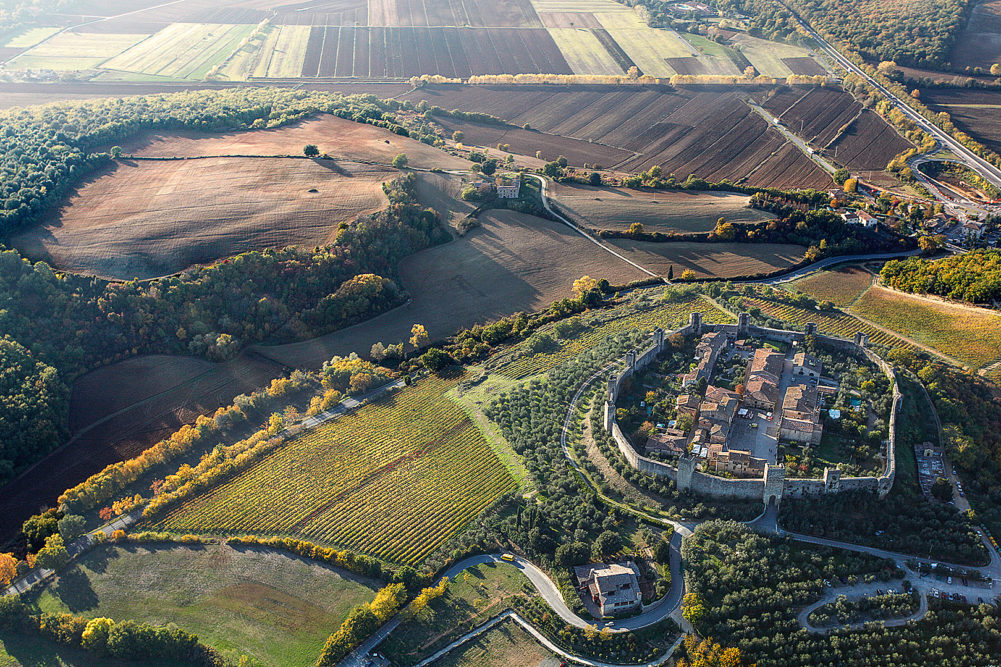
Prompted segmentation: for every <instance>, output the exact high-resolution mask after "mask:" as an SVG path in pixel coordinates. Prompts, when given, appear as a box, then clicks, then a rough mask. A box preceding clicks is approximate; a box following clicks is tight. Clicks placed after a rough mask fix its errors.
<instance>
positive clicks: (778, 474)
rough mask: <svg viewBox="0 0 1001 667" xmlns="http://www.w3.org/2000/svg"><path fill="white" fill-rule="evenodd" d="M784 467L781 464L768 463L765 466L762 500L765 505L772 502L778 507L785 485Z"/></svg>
mask: <svg viewBox="0 0 1001 667" xmlns="http://www.w3.org/2000/svg"><path fill="white" fill-rule="evenodd" d="M785 481H786V468H785V466H783V465H769V466H766V467H765V492H764V495H763V497H762V499H761V500H762V502H764V503H765V506H766V507H767V506H768V505H769V504H771V503H772V502H774V503H775V506H776V507H778V506H779V503H781V502H782V489H783V488H784V487H785Z"/></svg>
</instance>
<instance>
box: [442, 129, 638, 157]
mask: <svg viewBox="0 0 1001 667" xmlns="http://www.w3.org/2000/svg"><path fill="white" fill-rule="evenodd" d="M436 120H437V122H438V124H439V125H441V126H442V127H444V128H445V131H446V133H447V134H448V135H451V134H452V132H455V131H456V130H458V131H461V132H462V133H463V135H465V136H464V138H463V140H462V142H463V143H464V144H465V145H467V146H484V147H487V148H495V147H496V146H497V144H510V146H511V149H510V150H511V152H512V153H518V154H520V155H529V156H534V155H535V154H536V152H539V151H541V153H542V159H543V160H547V161H548V160H555V159H556V158H557V157H559V156H560V155H562V156H563V157H565V158H566V159H567V160H568V161H569V163H570V164H573V165H583V164H585V163H587V164H591V165H600V166H602V167H605V168H608V167H610V166H612V165H614V164H620V163H621V162H623V161H625V160H627V159H629V158H631V157H632V156H633V153H631V152H629V151H624V150H622V149H621V148H612V147H611V146H604V145H602V144H599V143H591V142H588V141H583V140H580V139H568V138H567V137H560V136H556V135H552V134H547V133H545V132H539V131H537V130H524V129H522V128H520V127H513V126H511V125H482V124H480V123H471V122H469V121H464V120H455V119H453V118H438V119H436Z"/></svg>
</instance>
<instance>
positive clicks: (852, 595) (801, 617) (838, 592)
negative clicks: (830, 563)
mask: <svg viewBox="0 0 1001 667" xmlns="http://www.w3.org/2000/svg"><path fill="white" fill-rule="evenodd" d="M886 588H895V589H897V590H898V591H901V592H902V591H903V581H902V580H899V579H898V580H896V581H877V582H875V583H872V584H859V585H858V586H851V587H849V588H847V589H846V588H830V589H828V590H827V592H826V593H824V596H823V597H822V598H820V599H819V600H817V601H816V602H814V603H813V604H809V605H807V606H805V607H803V608H802V609H801V610H800V611H799V613H798V614H797V615H796V620H797V621H799V624H800V625H802V626H803V627H804V628H806V629H807V630H809V631H810V632H812V633H814V634H827V633H829V632H834V631H836V630H844V629H846V628H848V629H855V628H861V627H862V626H863V625H865V624H866V623H881V624H882V625H883V627H886V628H893V627H897V626H900V625H907V624H908V623H909V622H911V621H916V620H918V619H919V618H922V617H923V616H924V615H925V614H927V613H928V596H926V595H924V594H923V593H922V594H920V600H921V603H920V604H919V605H918V609H917V611H915V612H914V613H912V614H908V615H907V616H902V617H899V618H887V619H881V620H875V621H859V622H857V623H848V624H846V625H833V626H830V627H826V626H825V627H818V626H815V625H813V624H811V623H810V614H812V613H813V612H814V611H815V610H817V609H819V608H821V607H823V606H824V605H825V604H830V603H831V602H835V601H836V600H837V599H838V598H839V597H840V596H842V595H844V596H845V597H847V598H848V599H849V600H852V601H854V600H860V599H862V598H867V597H872V596H874V595H878V594H879V591H880V590H883V589H886Z"/></svg>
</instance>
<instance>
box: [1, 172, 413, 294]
mask: <svg viewBox="0 0 1001 667" xmlns="http://www.w3.org/2000/svg"><path fill="white" fill-rule="evenodd" d="M395 173H396V172H395V171H391V170H388V169H384V168H380V167H368V166H364V165H354V166H348V167H347V168H344V167H340V166H337V165H335V164H334V163H332V162H329V161H325V160H317V161H313V160H306V159H301V160H299V159H288V158H274V159H270V158H262V159H257V158H210V159H204V160H170V161H162V162H161V161H156V162H148V161H129V160H124V161H120V162H118V163H117V164H116V166H115V168H113V169H112V170H110V171H108V172H105V173H104V175H102V176H100V177H98V178H96V179H95V180H92V181H91V182H89V183H87V184H85V185H83V186H82V187H80V188H79V189H78V190H77V192H76V194H75V195H73V196H72V197H71V198H70V200H69V202H68V203H67V204H66V205H65V206H64V207H63V208H62V209H61V210H60V211H59V213H58V214H57V215H56V217H55V218H53V219H51V220H49V221H47V222H46V223H44V224H42V225H38V226H34V227H32V228H30V229H28V230H26V231H24V232H21V233H19V234H17V235H15V236H14V237H12V238H11V244H12V245H13V246H14V247H16V248H18V249H19V250H21V251H22V252H23V253H24V254H25V255H27V256H29V257H33V258H39V259H45V260H46V261H48V262H49V263H51V264H53V265H54V266H57V267H59V268H61V269H67V270H71V271H75V272H78V273H87V274H93V275H98V276H101V277H107V278H120V279H130V278H133V277H138V278H152V277H156V276H162V275H166V274H171V273H176V272H178V271H181V270H183V269H185V268H188V267H190V266H192V265H195V264H201V263H206V262H211V261H213V260H216V259H219V258H222V257H226V256H229V255H233V254H236V253H239V252H244V251H247V250H254V249H261V248H266V247H281V246H285V245H304V246H313V245H323V244H326V243H330V242H331V241H332V240H333V238H334V236H335V234H336V232H337V225H338V224H339V223H340V222H344V221H348V220H351V219H353V218H355V217H356V216H357V215H359V214H363V213H371V212H374V211H377V210H379V209H381V208H382V207H383V206H385V204H386V198H385V195H384V194H383V192H382V182H383V181H386V180H389V179H390V178H392V177H393V176H394V175H395Z"/></svg>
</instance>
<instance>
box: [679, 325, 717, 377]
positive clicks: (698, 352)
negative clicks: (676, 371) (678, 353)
mask: <svg viewBox="0 0 1001 667" xmlns="http://www.w3.org/2000/svg"><path fill="white" fill-rule="evenodd" d="M725 345H726V334H725V333H723V332H722V331H717V332H714V333H707V334H705V335H703V336H702V340H700V341H699V344H698V345H697V346H696V347H695V358H696V359H698V360H699V363H698V365H697V366H696V367H695V370H693V371H691V372H690V373H685V375H683V376H682V377H681V386H682V387H689V386H691V385H693V384H695V383H696V382H698V381H699V379H700V378H705V379H706V380H707V381H708V380H709V378H710V376H711V375H712V372H713V368H714V367H715V366H716V359H717V358H718V357H719V353H720V350H722V349H723V347H724V346H725Z"/></svg>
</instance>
